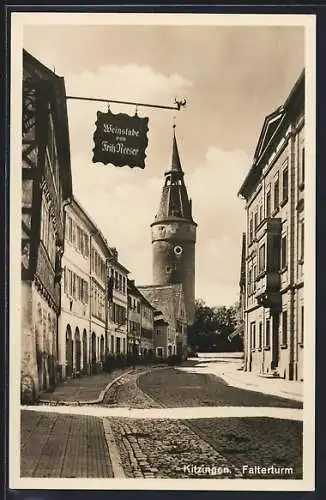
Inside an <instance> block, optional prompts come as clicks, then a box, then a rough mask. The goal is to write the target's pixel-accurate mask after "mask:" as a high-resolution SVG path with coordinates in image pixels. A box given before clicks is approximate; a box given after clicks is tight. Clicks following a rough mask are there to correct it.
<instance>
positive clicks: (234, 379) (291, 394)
mask: <svg viewBox="0 0 326 500" xmlns="http://www.w3.org/2000/svg"><path fill="white" fill-rule="evenodd" d="M222 359H223V358H221V359H218V358H216V359H214V358H205V357H199V358H194V361H197V362H198V365H196V366H194V367H178V369H179V370H184V371H186V372H188V373H206V374H212V375H215V376H217V377H220V378H222V379H223V380H224V381H225V382H226V383H227V384H229V385H231V386H232V387H237V388H238V389H245V390H247V391H255V392H261V393H262V394H268V395H270V396H278V397H283V398H288V399H292V400H293V401H300V402H303V396H304V395H303V382H297V381H292V380H284V379H281V378H266V377H262V376H259V375H257V374H255V373H252V372H245V371H243V370H240V367H241V365H242V360H241V359H238V360H236V359H230V360H227V359H225V358H224V359H223V360H222Z"/></svg>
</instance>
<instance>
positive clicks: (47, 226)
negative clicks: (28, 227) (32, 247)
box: [41, 198, 56, 267]
mask: <svg viewBox="0 0 326 500" xmlns="http://www.w3.org/2000/svg"><path fill="white" fill-rule="evenodd" d="M41 240H42V242H43V245H44V248H45V249H46V251H47V253H48V256H49V258H50V261H51V264H52V265H53V267H55V254H56V237H55V231H54V226H53V221H52V217H51V212H50V210H49V208H48V204H47V202H46V201H45V199H44V198H43V199H42V207H41Z"/></svg>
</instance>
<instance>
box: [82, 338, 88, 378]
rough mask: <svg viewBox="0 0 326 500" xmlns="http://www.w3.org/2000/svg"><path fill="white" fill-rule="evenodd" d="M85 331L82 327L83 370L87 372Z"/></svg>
mask: <svg viewBox="0 0 326 500" xmlns="http://www.w3.org/2000/svg"><path fill="white" fill-rule="evenodd" d="M87 358H88V356H87V332H86V329H85V328H84V331H83V372H84V373H87Z"/></svg>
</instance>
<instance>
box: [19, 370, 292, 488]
mask: <svg viewBox="0 0 326 500" xmlns="http://www.w3.org/2000/svg"><path fill="white" fill-rule="evenodd" d="M198 371H199V372H200V368H198ZM114 375H116V376H117V377H118V375H119V377H118V378H117V379H116V381H115V380H114ZM90 381H91V377H89V378H88V380H87V386H89V385H90ZM108 381H109V384H110V385H108ZM94 384H96V385H97V387H94V391H93V392H96V390H97V392H98V393H101V392H102V393H103V394H104V396H103V400H102V401H100V402H98V403H97V404H95V403H93V404H91V403H90V404H88V405H83V404H79V405H76V404H75V405H74V401H73V400H72V397H71V396H70V397H69V393H71V394H72V393H73V395H74V398H75V399H76V400H77V401H86V400H87V398H85V397H83V395H82V394H78V386H80V389H81V392H82V391H83V387H85V380H84V381H82V380H81V381H80V382H79V383H78V381H76V380H75V381H73V382H72V383H71V384H70V386H69V383H67V384H66V386H65V389H64V391H63V389H61V397H60V398H58V396H57V395H56V394H55V392H54V393H53V394H52V395H49V398H50V399H52V404H53V405H52V406H51V405H50V404H49V403H50V402H51V401H48V404H43V405H38V406H36V407H35V406H34V407H22V411H21V422H22V425H21V476H22V477H65V478H69V477H70V478H71V477H99V478H100V477H118V476H123V477H130V478H170V479H172V478H199V477H201V478H214V477H215V478H216V477H218V478H231V479H233V478H250V479H254V478H255V479H256V478H259V479H264V478H267V479H300V478H302V414H301V412H302V410H301V409H302V403H301V402H300V401H294V400H291V399H285V398H282V397H276V396H271V395H268V394H262V393H260V392H258V391H252V390H251V391H250V390H243V389H239V388H237V387H232V386H230V385H227V384H226V382H225V381H224V380H223V379H222V378H220V377H217V376H214V375H212V374H207V373H205V374H202V373H189V372H188V371H187V368H185V369H182V370H181V369H179V368H178V367H175V368H173V367H155V368H149V367H148V368H145V367H143V368H141V367H138V368H137V369H136V370H135V371H132V370H129V371H127V370H126V371H125V372H122V371H120V372H119V373H118V374H114V373H113V374H111V376H108V375H105V374H103V375H98V376H96V377H95V378H94ZM105 386H106V387H107V390H106V391H104V392H103V390H104V387H105ZM69 389H70V390H69ZM58 390H59V389H58ZM88 393H89V394H91V390H90V389H88ZM91 395H92V398H91V399H96V398H94V394H93V393H92V394H91ZM63 396H65V399H66V404H65V406H64V405H63V402H64V401H63V400H62V397H63ZM117 457H118V463H119V464H121V466H119V467H120V468H119V467H117V466H115V461H116V460H117Z"/></svg>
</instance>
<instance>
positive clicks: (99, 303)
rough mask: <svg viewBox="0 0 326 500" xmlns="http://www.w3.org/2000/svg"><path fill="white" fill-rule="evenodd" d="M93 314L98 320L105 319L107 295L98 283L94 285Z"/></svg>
mask: <svg viewBox="0 0 326 500" xmlns="http://www.w3.org/2000/svg"><path fill="white" fill-rule="evenodd" d="M92 314H93V316H95V317H96V318H98V319H101V320H104V319H105V293H104V290H103V288H101V287H100V286H99V285H98V284H97V283H95V282H93V283H92Z"/></svg>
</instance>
